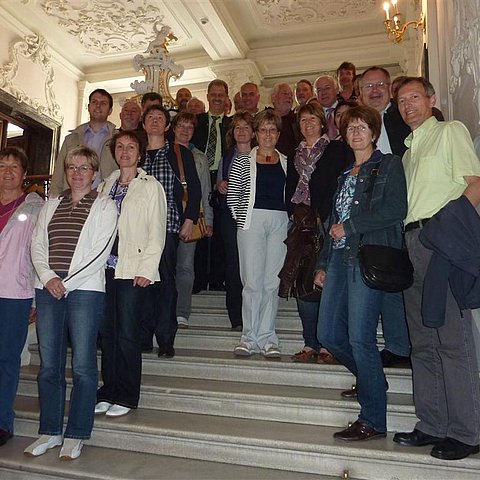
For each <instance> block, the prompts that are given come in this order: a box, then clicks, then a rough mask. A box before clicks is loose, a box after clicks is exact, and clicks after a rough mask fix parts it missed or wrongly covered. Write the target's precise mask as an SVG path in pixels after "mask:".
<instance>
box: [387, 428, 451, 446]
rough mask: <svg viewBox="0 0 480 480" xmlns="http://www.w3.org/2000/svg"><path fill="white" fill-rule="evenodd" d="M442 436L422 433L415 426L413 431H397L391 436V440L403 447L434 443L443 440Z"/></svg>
mask: <svg viewBox="0 0 480 480" xmlns="http://www.w3.org/2000/svg"><path fill="white" fill-rule="evenodd" d="M443 440H444V439H443V438H440V437H434V436H433V435H428V434H427V433H423V432H421V431H420V430H417V429H416V428H415V429H414V430H413V432H398V433H396V434H395V435H394V436H393V441H394V442H395V443H398V444H399V445H403V446H405V447H424V446H425V445H436V444H437V443H440V442H443Z"/></svg>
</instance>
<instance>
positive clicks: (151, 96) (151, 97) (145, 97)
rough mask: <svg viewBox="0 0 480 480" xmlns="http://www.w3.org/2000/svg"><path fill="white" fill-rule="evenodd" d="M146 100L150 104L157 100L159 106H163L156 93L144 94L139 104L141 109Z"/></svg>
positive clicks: (161, 99)
mask: <svg viewBox="0 0 480 480" xmlns="http://www.w3.org/2000/svg"><path fill="white" fill-rule="evenodd" d="M147 100H150V101H151V102H154V101H155V100H158V101H160V105H163V98H162V96H161V95H160V94H159V93H157V92H147V93H144V94H143V96H142V99H141V100H140V104H141V105H142V107H143V106H144V105H145V103H146V102H147Z"/></svg>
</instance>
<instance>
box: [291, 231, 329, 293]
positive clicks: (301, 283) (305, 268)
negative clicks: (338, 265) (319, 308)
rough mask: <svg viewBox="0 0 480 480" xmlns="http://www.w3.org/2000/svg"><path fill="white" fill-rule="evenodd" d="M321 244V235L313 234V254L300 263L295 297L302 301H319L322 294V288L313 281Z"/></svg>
mask: <svg viewBox="0 0 480 480" xmlns="http://www.w3.org/2000/svg"><path fill="white" fill-rule="evenodd" d="M322 246H323V235H320V234H316V235H315V249H314V252H313V255H311V256H310V257H309V258H307V259H305V261H304V262H302V263H300V267H299V269H298V274H297V278H296V280H295V286H294V291H295V297H296V298H297V299H300V300H303V301H304V302H319V301H320V298H321V296H322V289H321V288H320V287H319V286H318V285H315V284H314V283H313V279H314V278H315V270H316V266H317V256H318V252H320V250H321V249H322Z"/></svg>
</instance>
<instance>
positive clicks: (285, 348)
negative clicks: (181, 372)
mask: <svg viewBox="0 0 480 480" xmlns="http://www.w3.org/2000/svg"><path fill="white" fill-rule="evenodd" d="M277 335H278V339H279V341H280V349H281V350H282V352H283V353H284V354H286V355H293V354H294V353H295V352H298V351H299V350H301V349H302V347H303V343H304V342H303V338H302V336H301V333H300V332H298V331H297V332H293V331H289V330H280V329H277ZM240 337H241V332H232V331H231V330H225V329H222V328H214V327H203V326H202V327H193V326H192V327H189V328H188V329H179V330H178V333H177V336H176V338H175V348H177V347H178V348H183V349H194V350H218V351H229V352H232V351H233V349H234V347H235V345H237V344H238V343H239V342H240Z"/></svg>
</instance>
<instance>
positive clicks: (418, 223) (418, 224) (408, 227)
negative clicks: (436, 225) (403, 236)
mask: <svg viewBox="0 0 480 480" xmlns="http://www.w3.org/2000/svg"><path fill="white" fill-rule="evenodd" d="M429 220H430V219H429V218H422V219H421V220H417V221H416V222H410V223H407V224H406V225H405V233H407V232H410V231H411V230H415V229H416V228H422V227H424V226H425V225H426V224H427V222H428V221H429Z"/></svg>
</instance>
